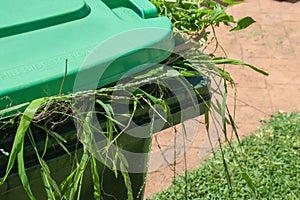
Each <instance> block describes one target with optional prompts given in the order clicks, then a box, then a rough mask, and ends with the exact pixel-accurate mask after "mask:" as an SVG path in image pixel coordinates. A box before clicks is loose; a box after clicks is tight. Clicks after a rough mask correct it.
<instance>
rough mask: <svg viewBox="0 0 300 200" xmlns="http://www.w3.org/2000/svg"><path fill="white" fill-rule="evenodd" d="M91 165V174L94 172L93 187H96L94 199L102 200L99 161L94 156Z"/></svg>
mask: <svg viewBox="0 0 300 200" xmlns="http://www.w3.org/2000/svg"><path fill="white" fill-rule="evenodd" d="M90 163H91V172H92V178H93V186H94V199H96V200H98V199H99V200H100V198H101V197H100V190H101V188H100V178H99V173H98V169H97V161H96V158H95V157H94V156H92V157H91V160H90Z"/></svg>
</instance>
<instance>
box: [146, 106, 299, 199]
mask: <svg viewBox="0 0 300 200" xmlns="http://www.w3.org/2000/svg"><path fill="white" fill-rule="evenodd" d="M232 148H233V149H234V150H235V152H236V153H235V155H234V153H233V152H232V151H231V149H230V148H229V147H224V149H223V151H224V154H225V160H226V163H227V168H228V170H229V173H230V183H231V184H228V180H227V179H226V175H225V172H224V165H223V157H222V154H221V151H220V150H218V151H216V152H215V157H213V158H210V159H208V160H207V162H206V163H205V164H203V165H201V166H200V167H199V168H198V169H196V170H192V171H187V172H186V173H185V174H183V175H181V176H180V177H178V178H177V179H175V180H174V182H173V184H172V185H171V186H170V188H169V189H167V190H165V191H163V192H162V193H160V194H156V195H154V196H152V197H151V198H149V199H220V198H221V199H300V182H299V180H300V114H299V113H295V112H294V113H290V114H280V113H279V114H274V115H273V116H272V118H271V119H268V120H264V121H263V125H262V126H261V128H260V129H259V130H258V131H257V133H255V134H253V135H251V136H248V137H246V138H245V139H243V140H242V141H241V143H240V145H239V144H238V143H237V142H236V143H234V144H232ZM237 160H238V162H239V163H240V164H241V166H242V169H240V167H239V164H238V163H237ZM245 173H247V174H248V175H249V176H250V177H251V180H249V181H251V183H252V184H253V188H252V189H251V188H250V187H249V185H247V183H246V181H245V179H243V178H242V177H243V176H244V175H245ZM253 190H254V192H253Z"/></svg>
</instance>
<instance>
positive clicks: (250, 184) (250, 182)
mask: <svg viewBox="0 0 300 200" xmlns="http://www.w3.org/2000/svg"><path fill="white" fill-rule="evenodd" d="M242 177H243V179H244V180H245V181H246V183H247V185H248V186H249V187H250V188H251V190H252V191H253V192H254V193H255V186H254V184H253V182H252V179H251V178H250V176H249V175H248V174H247V173H246V172H243V173H242Z"/></svg>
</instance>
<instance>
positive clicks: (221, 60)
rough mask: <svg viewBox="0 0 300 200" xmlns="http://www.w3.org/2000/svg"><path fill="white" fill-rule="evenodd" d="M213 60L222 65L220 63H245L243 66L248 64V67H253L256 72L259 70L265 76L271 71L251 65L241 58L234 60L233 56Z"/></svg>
mask: <svg viewBox="0 0 300 200" xmlns="http://www.w3.org/2000/svg"><path fill="white" fill-rule="evenodd" d="M212 62H213V63H214V64H217V65H220V64H231V65H243V66H247V67H250V68H251V69H253V70H254V71H256V72H259V73H261V74H263V75H265V76H268V75H269V73H268V72H265V71H264V70H262V69H259V68H257V67H254V66H253V65H250V64H248V63H244V62H242V61H240V60H234V59H231V58H214V59H213V60H212Z"/></svg>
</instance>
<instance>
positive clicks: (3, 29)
mask: <svg viewBox="0 0 300 200" xmlns="http://www.w3.org/2000/svg"><path fill="white" fill-rule="evenodd" d="M0 7H1V8H3V9H1V11H0V111H1V110H3V109H6V108H9V107H11V106H15V105H19V104H22V103H26V102H30V101H31V100H33V99H36V98H40V97H43V96H52V95H58V94H59V92H60V87H61V85H62V82H63V80H64V85H63V90H62V92H63V93H65V94H66V93H71V92H76V91H80V90H88V89H96V88H95V87H101V86H105V85H107V84H110V83H112V82H116V81H118V80H119V79H120V78H122V77H124V75H125V76H128V75H130V74H132V73H135V72H138V71H141V70H144V69H145V68H147V67H150V66H151V65H153V64H155V63H159V62H160V61H162V60H164V59H166V58H167V57H168V56H169V54H170V52H171V51H172V50H173V48H174V41H173V38H172V25H171V23H170V21H169V20H168V19H167V18H166V17H158V16H157V11H156V9H155V7H154V6H153V5H152V4H151V3H150V2H149V1H148V0H102V1H101V0H86V1H83V0H63V1H62V0H51V1H41V0H11V1H1V2H0ZM66 60H68V65H67V70H66ZM66 72H67V75H66V76H65V73H66ZM78 77H79V78H78ZM75 83H76V84H75ZM74 85H75V86H76V87H75V88H74Z"/></svg>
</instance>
